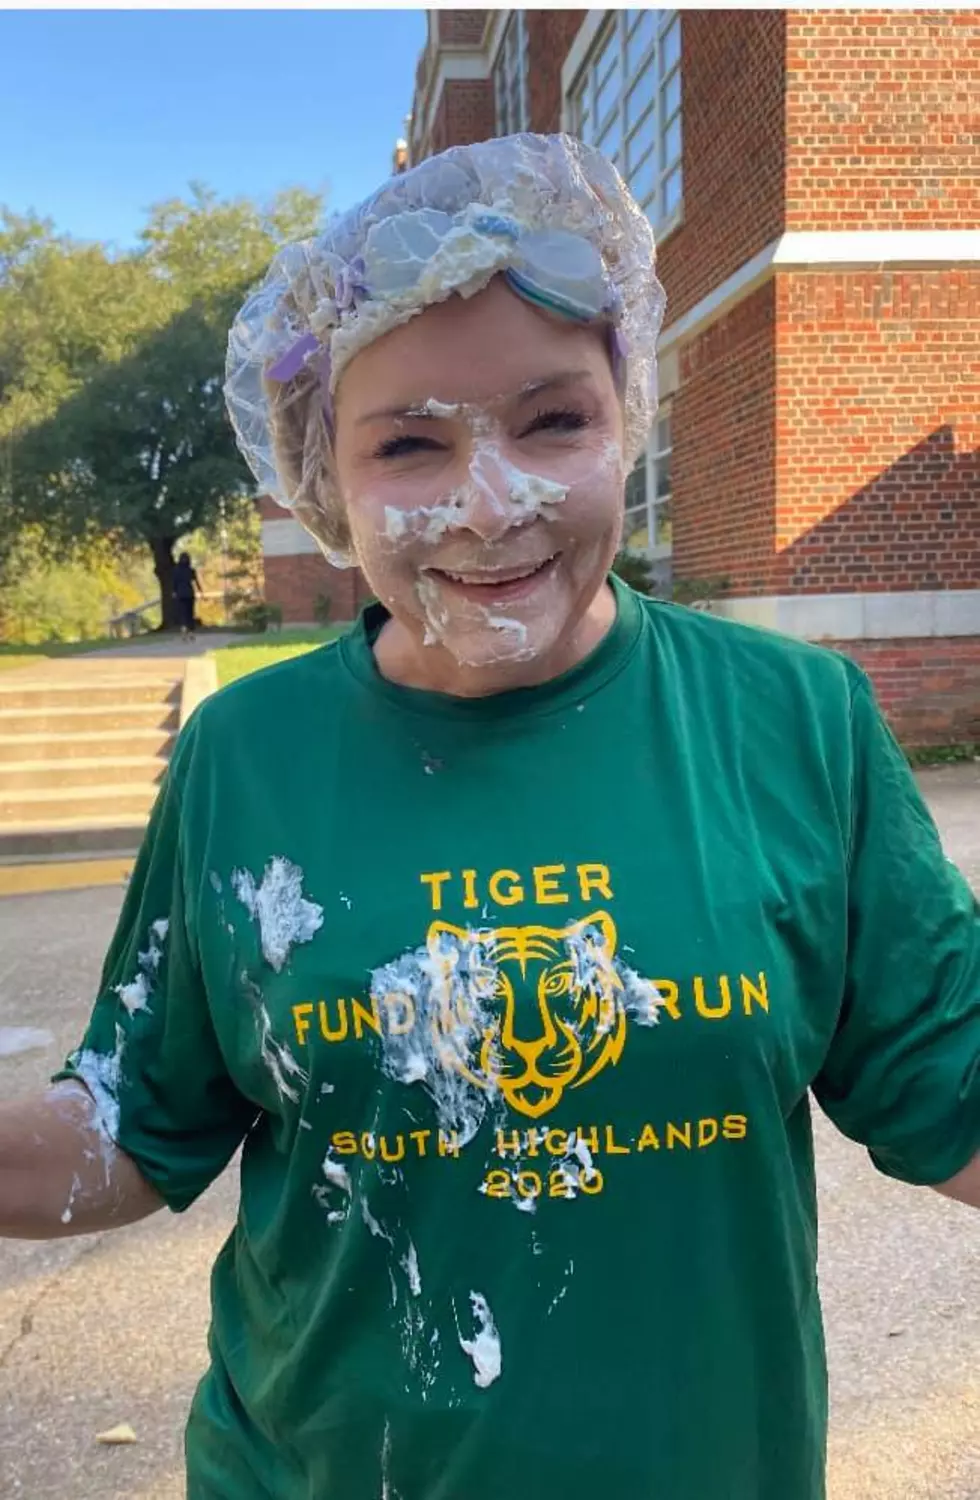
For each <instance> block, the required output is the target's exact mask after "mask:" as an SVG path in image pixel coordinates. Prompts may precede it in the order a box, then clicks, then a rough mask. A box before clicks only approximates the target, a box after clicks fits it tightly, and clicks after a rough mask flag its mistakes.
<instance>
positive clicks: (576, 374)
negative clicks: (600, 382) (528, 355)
mask: <svg viewBox="0 0 980 1500" xmlns="http://www.w3.org/2000/svg"><path fill="white" fill-rule="evenodd" d="M591 378H592V377H591V373H590V371H588V370H562V371H561V372H560V373H559V374H557V375H547V376H545V377H544V378H543V379H542V380H531V381H529V382H528V384H527V385H523V386H521V389H520V391H519V392H518V400H519V401H531V400H533V398H534V397H535V396H540V395H542V393H543V392H545V391H556V390H563V389H564V388H565V387H566V386H570V385H579V384H580V383H581V382H582V381H583V380H590V379H591Z"/></svg>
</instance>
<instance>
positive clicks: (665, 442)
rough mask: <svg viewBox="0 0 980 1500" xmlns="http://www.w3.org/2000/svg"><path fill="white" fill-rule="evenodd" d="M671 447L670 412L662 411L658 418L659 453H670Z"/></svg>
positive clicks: (657, 444)
mask: <svg viewBox="0 0 980 1500" xmlns="http://www.w3.org/2000/svg"><path fill="white" fill-rule="evenodd" d="M670 448H671V439H670V412H662V413H661V415H660V416H659V417H658V418H657V441H656V449H657V452H658V453H669V452H670Z"/></svg>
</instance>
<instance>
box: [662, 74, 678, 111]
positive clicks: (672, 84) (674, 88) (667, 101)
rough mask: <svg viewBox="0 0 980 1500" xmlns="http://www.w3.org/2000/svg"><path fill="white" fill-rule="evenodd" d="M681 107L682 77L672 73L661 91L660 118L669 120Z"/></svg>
mask: <svg viewBox="0 0 980 1500" xmlns="http://www.w3.org/2000/svg"><path fill="white" fill-rule="evenodd" d="M680 107H681V75H680V72H677V73H671V75H670V77H669V78H668V80H667V82H666V83H665V84H664V86H663V88H662V89H661V91H660V118H661V119H662V120H669V119H670V117H671V115H673V114H676V113H677V111H678V110H679V109H680Z"/></svg>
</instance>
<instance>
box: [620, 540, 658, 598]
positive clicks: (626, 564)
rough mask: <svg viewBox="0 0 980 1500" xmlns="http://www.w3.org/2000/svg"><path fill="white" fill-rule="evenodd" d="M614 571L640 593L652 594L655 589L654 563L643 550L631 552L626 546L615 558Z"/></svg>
mask: <svg viewBox="0 0 980 1500" xmlns="http://www.w3.org/2000/svg"><path fill="white" fill-rule="evenodd" d="M613 572H614V573H615V574H617V575H618V577H620V578H621V579H622V580H623V582H624V583H628V584H629V586H630V588H631V589H636V591H637V593H638V594H652V593H653V590H654V586H655V584H654V577H653V565H652V564H651V562H650V559H649V558H648V557H644V555H643V553H642V552H631V551H630V549H629V548H628V547H624V548H623V550H622V551H621V552H617V554H616V556H615V558H614V560H613Z"/></svg>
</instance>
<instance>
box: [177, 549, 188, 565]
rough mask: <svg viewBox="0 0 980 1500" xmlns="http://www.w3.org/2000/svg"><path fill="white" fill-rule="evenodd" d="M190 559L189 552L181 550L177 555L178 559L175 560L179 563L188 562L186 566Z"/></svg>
mask: <svg viewBox="0 0 980 1500" xmlns="http://www.w3.org/2000/svg"><path fill="white" fill-rule="evenodd" d="M190 560H191V555H190V553H189V552H182V553H181V554H180V556H179V557H178V559H177V561H178V562H179V563H186V564H188V566H189V565H190Z"/></svg>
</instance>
